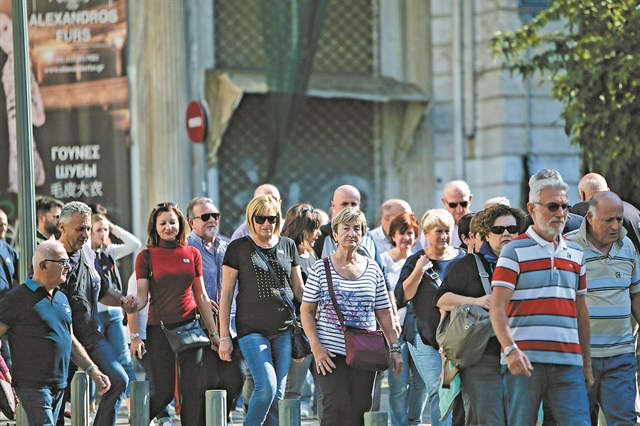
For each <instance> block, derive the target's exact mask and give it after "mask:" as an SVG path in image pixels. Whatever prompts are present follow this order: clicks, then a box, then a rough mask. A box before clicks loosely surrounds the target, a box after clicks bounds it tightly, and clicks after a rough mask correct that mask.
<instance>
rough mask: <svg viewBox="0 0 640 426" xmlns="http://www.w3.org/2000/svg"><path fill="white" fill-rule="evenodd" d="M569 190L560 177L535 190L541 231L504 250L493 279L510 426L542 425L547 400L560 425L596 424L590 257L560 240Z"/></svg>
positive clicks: (533, 208)
mask: <svg viewBox="0 0 640 426" xmlns="http://www.w3.org/2000/svg"><path fill="white" fill-rule="evenodd" d="M567 190H568V186H567V184H566V183H564V182H562V181H560V180H555V179H545V180H541V181H538V182H536V183H535V184H533V185H532V187H531V190H530V192H529V203H527V210H528V211H529V214H530V215H531V217H532V218H533V221H534V225H533V226H531V227H529V229H528V230H527V231H526V232H525V233H524V234H522V235H521V236H520V237H518V238H517V239H515V240H514V241H512V242H511V243H509V244H507V245H506V246H505V247H504V248H503V249H502V252H501V253H500V258H499V259H498V263H497V266H496V270H495V272H494V274H493V283H492V286H493V294H492V299H491V309H490V310H489V312H490V316H491V323H492V324H493V328H494V330H495V332H496V335H497V336H498V340H499V341H500V343H501V345H502V347H503V354H502V364H503V365H505V367H506V368H508V371H506V374H505V376H504V380H505V386H506V389H507V401H506V407H507V418H508V423H509V424H510V425H533V424H536V420H537V417H538V409H539V407H540V402H541V401H542V399H543V398H544V399H545V402H549V405H550V409H551V411H552V413H553V417H554V419H555V420H556V421H557V423H558V424H562V425H564V424H571V425H585V426H586V425H590V424H591V421H590V418H589V404H588V400H587V387H590V386H591V385H592V384H593V375H592V371H591V351H590V342H589V337H590V336H589V312H588V310H587V306H586V302H585V294H586V291H587V285H586V279H585V271H586V268H585V257H584V253H583V251H582V249H581V248H580V246H579V245H577V244H576V243H574V242H573V241H569V240H567V239H565V238H563V237H562V235H561V234H562V230H563V228H564V225H565V221H566V219H567V212H568V210H569V205H568V197H567Z"/></svg>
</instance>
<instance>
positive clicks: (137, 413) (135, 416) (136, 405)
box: [130, 381, 150, 426]
mask: <svg viewBox="0 0 640 426" xmlns="http://www.w3.org/2000/svg"><path fill="white" fill-rule="evenodd" d="M130 387H131V413H130V416H131V426H148V425H149V421H150V419H149V382H146V381H135V382H131V384H130Z"/></svg>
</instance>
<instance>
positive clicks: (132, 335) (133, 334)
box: [131, 333, 140, 342]
mask: <svg viewBox="0 0 640 426" xmlns="http://www.w3.org/2000/svg"><path fill="white" fill-rule="evenodd" d="M138 337H140V333H131V341H132V342H133V341H134V340H136V339H137V338H138Z"/></svg>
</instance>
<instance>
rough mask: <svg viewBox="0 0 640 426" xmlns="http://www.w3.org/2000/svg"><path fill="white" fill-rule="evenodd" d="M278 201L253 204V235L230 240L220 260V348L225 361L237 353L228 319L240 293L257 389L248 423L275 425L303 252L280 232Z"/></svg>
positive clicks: (239, 314)
mask: <svg viewBox="0 0 640 426" xmlns="http://www.w3.org/2000/svg"><path fill="white" fill-rule="evenodd" d="M281 222H282V217H281V212H280V202H279V201H278V200H277V199H276V198H274V197H272V196H271V195H261V196H258V197H256V198H254V199H253V200H251V201H250V202H249V205H247V211H246V223H247V227H248V228H249V231H250V233H249V235H247V236H245V237H244V238H239V239H237V240H234V241H232V242H231V243H230V244H229V247H228V248H227V253H226V254H225V257H224V261H223V264H222V292H221V296H220V349H219V351H218V354H219V355H220V359H222V360H223V361H230V360H231V357H232V356H235V355H233V354H232V352H233V345H232V344H231V330H230V329H229V320H230V314H231V302H232V300H233V295H234V292H235V291H236V282H237V290H238V294H237V296H236V331H237V334H238V344H239V346H240V350H241V351H242V355H243V356H244V359H245V362H246V363H247V366H248V367H249V371H250V372H251V375H252V376H253V380H254V382H255V387H254V390H253V393H252V394H251V399H250V402H249V410H248V411H247V417H246V424H248V425H262V424H265V425H277V424H278V402H279V400H281V399H283V397H284V393H285V387H286V383H287V372H288V371H289V364H290V362H291V335H290V333H289V331H288V329H287V328H288V321H290V319H291V314H290V311H289V308H288V304H287V300H286V299H287V298H288V299H290V300H291V301H292V300H293V298H294V295H295V298H296V299H298V300H301V299H302V292H303V289H304V287H303V284H302V275H301V273H300V255H299V254H298V247H297V246H296V243H295V242H294V241H293V240H291V239H290V238H287V237H281V236H280V224H281Z"/></svg>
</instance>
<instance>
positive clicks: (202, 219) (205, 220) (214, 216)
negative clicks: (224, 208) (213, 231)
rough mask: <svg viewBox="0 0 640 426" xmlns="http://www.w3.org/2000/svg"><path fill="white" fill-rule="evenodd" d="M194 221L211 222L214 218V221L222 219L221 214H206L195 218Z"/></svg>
mask: <svg viewBox="0 0 640 426" xmlns="http://www.w3.org/2000/svg"><path fill="white" fill-rule="evenodd" d="M193 218H194V219H200V220H201V221H203V222H209V219H211V218H213V220H218V219H220V213H205V214H201V215H200V216H194V217H193Z"/></svg>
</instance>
